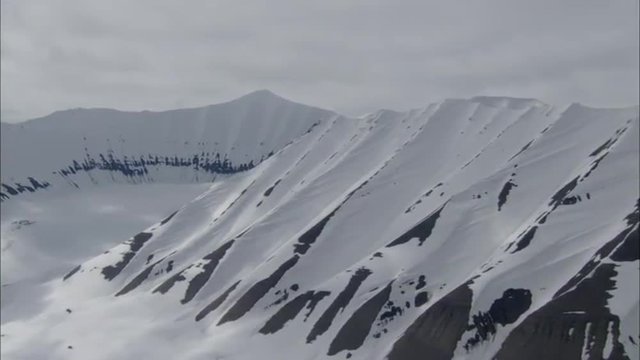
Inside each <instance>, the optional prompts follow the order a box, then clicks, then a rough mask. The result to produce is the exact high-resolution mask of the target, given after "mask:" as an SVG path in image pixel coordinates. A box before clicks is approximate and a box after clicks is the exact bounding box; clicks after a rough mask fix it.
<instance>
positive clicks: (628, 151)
mask: <svg viewBox="0 0 640 360" xmlns="http://www.w3.org/2000/svg"><path fill="white" fill-rule="evenodd" d="M258 95H259V96H257V98H258V99H259V100H262V99H263V97H267V98H271V99H270V100H268V101H267V103H268V104H271V103H272V102H274V101H276V99H273V98H272V96H271V95H268V94H264V93H262V92H260V93H258ZM249 97H253V98H255V97H256V94H252V95H249ZM243 99H244V100H243ZM247 100H248V99H246V98H241V99H240V100H237V101H236V102H231V103H241V104H242V106H240V105H239V106H238V108H245V107H248V108H253V105H252V103H253V102H254V101H256V99H249V100H251V101H247ZM279 101H280V100H277V102H279ZM286 104H287V105H286V107H287V108H289V107H296V108H300V109H301V110H299V111H298V112H296V113H295V114H294V115H291V117H290V118H287V117H283V116H280V115H279V116H272V117H269V116H267V115H264V114H261V113H260V114H257V113H251V115H247V119H248V118H249V117H251V118H252V119H254V118H255V119H254V120H251V121H255V123H253V124H254V126H248V128H253V127H255V126H256V125H255V124H257V123H259V122H260V121H263V122H264V123H265V124H263V125H260V126H264V129H271V130H270V131H273V132H274V133H276V134H280V135H279V137H272V136H271V135H263V134H264V133H263V132H256V133H249V134H248V135H246V137H245V135H244V131H241V130H237V131H238V132H237V133H234V134H236V135H234V136H235V137H234V136H231V135H220V136H221V137H220V138H218V139H219V142H220V143H221V141H223V139H225V138H226V136H230V140H228V141H227V142H226V143H225V146H221V147H220V149H226V150H216V152H218V151H221V152H224V153H225V154H228V155H227V157H228V159H230V160H229V161H232V162H233V163H234V164H236V163H243V162H242V160H241V159H243V156H244V154H247V155H248V156H247V157H246V158H250V159H252V160H255V161H254V163H253V165H256V166H248V167H244V168H242V170H243V171H237V172H236V171H234V173H233V174H226V175H219V176H217V177H216V178H215V180H214V181H213V183H212V184H211V187H210V188H209V189H208V190H207V191H206V192H204V193H203V194H202V195H200V196H198V197H197V198H195V199H194V200H192V201H191V202H189V203H188V204H187V205H185V206H183V207H181V208H180V209H179V210H178V211H177V212H176V213H175V214H171V216H169V217H167V218H165V219H164V220H162V219H158V221H157V222H156V224H154V225H152V226H150V227H148V228H146V229H144V231H142V232H139V233H138V234H137V235H135V236H133V237H131V238H130V239H129V240H127V241H125V242H123V243H121V244H118V245H116V246H114V247H113V248H111V249H109V250H108V251H106V252H104V253H102V254H99V255H97V256H95V257H92V258H90V259H88V260H86V261H82V262H79V263H78V264H77V265H76V266H70V267H69V268H68V272H67V273H66V274H60V276H58V277H57V278H55V279H52V280H50V281H47V282H44V283H38V284H35V285H33V288H34V289H35V290H33V291H36V290H37V294H38V295H39V296H37V298H23V299H21V300H22V301H23V303H22V304H21V306H23V307H25V308H28V309H29V311H22V313H23V314H22V315H21V316H13V317H12V318H11V319H10V320H9V321H6V320H4V318H5V313H7V312H8V310H7V308H6V307H5V306H4V304H3V309H2V311H3V324H2V334H3V337H2V345H3V346H2V355H3V356H6V357H7V358H9V359H11V358H41V357H43V356H46V357H47V358H54V359H55V358H60V359H74V358H77V359H85V358H101V359H112V358H140V357H142V358H162V359H172V358H182V359H204V358H207V359H211V358H214V359H215V358H224V359H256V358H285V359H316V358H340V359H342V358H350V359H383V358H389V359H413V358H416V359H417V358H442V359H449V358H478V359H492V358H494V357H497V358H514V356H516V355H517V356H529V357H530V358H543V357H544V358H589V359H590V358H631V359H633V358H638V345H637V344H638V343H639V341H640V338H639V334H638V327H637V323H638V282H637V280H638V265H639V262H638V241H639V240H638V198H639V195H640V194H639V190H638V186H637V184H638V179H639V178H640V175H639V174H638V160H639V159H638V157H639V148H638V146H639V145H638V136H637V134H638V131H639V123H638V122H639V120H638V109H637V108H631V109H592V108H587V107H584V106H581V105H577V104H574V105H571V106H570V107H569V108H567V109H564V110H556V109H554V108H552V107H550V106H548V105H546V104H543V103H540V102H538V101H535V100H530V99H511V98H491V97H477V98H472V99H469V100H447V101H444V102H442V103H437V104H433V105H430V106H427V107H425V108H422V109H415V110H411V111H407V112H392V111H386V110H385V111H379V112H377V113H374V114H371V115H368V116H365V117H363V118H357V119H352V118H347V117H343V116H339V115H336V114H333V113H330V112H325V111H322V110H318V109H313V108H306V107H302V106H301V105H291V104H289V103H286ZM220 106H228V105H220ZM269 106H270V105H269ZM269 106H267V108H268V107H269ZM283 106H284V105H283ZM238 112H239V113H242V111H240V110H238ZM247 113H250V112H247ZM303 115H304V116H303ZM283 119H284V120H283ZM296 119H302V120H300V121H301V122H302V123H303V124H302V125H299V126H298V127H297V128H295V130H290V128H289V127H288V126H289V125H291V124H297V122H296V121H298V120H296ZM49 120H52V119H49ZM123 121H124V120H123ZM174 121H175V120H174ZM246 121H250V120H246ZM281 121H282V122H281ZM39 122H42V123H55V122H56V121H44V120H39ZM229 123H233V124H235V122H232V121H230V122H224V124H229ZM25 126H26V125H25ZM32 126H34V127H35V126H36V123H35V122H34V123H33V125H32ZM49 126H50V127H52V128H53V127H55V126H53V125H49ZM189 126H193V125H191V124H190V125H189ZM219 126H221V125H215V126H214V125H211V129H214V130H211V132H210V133H206V134H205V133H204V132H201V131H198V132H196V134H198V135H200V134H202V137H201V138H198V139H199V141H205V139H207V141H209V144H210V143H211V140H208V138H207V136H216V135H213V134H215V133H216V131H215V129H216V128H217V127H219ZM116 128H117V127H116ZM244 128H247V127H244ZM244 128H242V127H241V128H234V129H244ZM187 129H191V128H187ZM224 129H225V127H223V130H218V131H222V132H223V133H225V134H230V133H232V132H233V131H235V130H233V131H232V130H224ZM105 131H106V130H105ZM118 131H119V130H118ZM118 131H116V133H117V132H118ZM185 131H186V130H185ZM227 131H228V132H227ZM30 132H31V131H26V130H25V134H24V136H25V137H28V136H31V135H28V133H30ZM127 133H128V132H127ZM110 134H111V133H110ZM156 134H157V133H156ZM257 134H259V135H257ZM77 135H78V134H75V135H73V136H77ZM65 136H69V137H73V136H72V135H65ZM111 136H112V135H109V137H111ZM154 136H155V135H154ZM150 137H151V136H150ZM180 139H182V138H180ZM274 139H275V140H274ZM180 141H182V140H180ZM189 141H192V140H189ZM256 141H258V142H265V143H267V142H268V146H267V149H268V152H267V153H266V154H264V153H262V152H261V151H260V149H261V148H260V147H259V145H258V146H256V144H255V142H256ZM269 141H271V142H269ZM23 142H24V139H23ZM129 142H130V141H129V140H128V139H127V140H125V141H124V144H128V143H129ZM147 143H149V146H150V147H152V150H147V148H146V147H145V146H142V145H141V146H140V147H136V146H137V145H136V146H132V147H131V148H130V150H126V151H123V152H121V153H119V154H120V155H122V156H124V155H125V154H126V155H127V156H128V158H129V156H132V155H129V154H135V156H138V155H139V154H142V155H143V156H145V155H146V154H147V153H149V154H151V156H152V157H153V154H154V153H159V152H160V151H161V150H162V151H166V152H168V153H170V155H171V154H173V153H178V154H182V153H181V152H178V150H177V149H176V148H169V150H164V148H162V147H161V145H157V147H154V146H156V144H155V143H153V142H152V141H151V140H149V141H148V142H147ZM232 143H237V144H242V145H237V147H236V146H234V145H231V144H232ZM12 146H17V145H12ZM92 146H93V143H92ZM180 146H181V145H180ZM232 147H233V148H234V149H233V151H231V148H232ZM96 149H99V148H96ZM158 149H161V150H158ZM236 150H238V151H240V152H241V153H242V154H241V155H238V153H237V152H235V151H236ZM69 151H70V152H69V157H67V154H66V153H64V155H63V156H60V157H61V158H70V159H74V157H73V156H75V155H71V154H72V152H71V150H69ZM101 151H102V150H95V151H94V153H92V154H99V153H101ZM104 151H106V150H104ZM211 151H213V150H211ZM211 151H210V152H211ZM271 151H273V154H272V156H268V155H269V153H271ZM186 153H187V154H190V153H189V151H187V152H186ZM205 153H206V152H205ZM11 154H14V155H11ZM15 154H18V152H14V151H12V150H10V149H9V148H7V150H5V148H4V144H3V166H5V165H4V156H7V157H10V156H15V157H16V158H19V156H16V155H15ZM60 154H63V152H60ZM93 156H95V155H93ZM177 156H180V155H177ZM189 156H190V155H189ZM260 159H262V161H260ZM12 161H14V160H12ZM15 161H16V162H15V163H21V161H17V160H15ZM34 161H35V160H34ZM49 162H51V160H47V163H49ZM198 162H199V163H200V160H198ZM7 166H8V169H11V168H12V167H13V166H15V168H16V169H18V168H19V169H21V170H19V171H18V170H16V173H20V174H21V176H23V177H24V176H32V175H28V174H31V173H32V170H28V171H27V170H22V167H19V166H17V165H7ZM154 166H155V165H154ZM165 167H166V166H162V165H158V166H156V168H157V171H158V174H160V173H161V174H162V176H159V175H158V176H155V175H154V176H147V175H145V176H146V177H145V176H139V177H136V176H133V177H131V176H129V177H117V176H116V177H114V179H115V180H116V181H122V180H123V179H125V180H127V181H128V180H130V179H135V180H132V182H160V181H167V182H171V181H174V182H177V181H183V182H192V181H195V180H196V178H195V175H194V174H202V173H203V171H202V170H200V168H199V167H196V166H194V164H193V162H192V163H191V165H185V166H184V167H183V168H182V171H183V172H181V173H178V172H175V171H173V170H172V169H171V168H170V167H169V170H165ZM25 168H26V166H25ZM186 169H188V171H186ZM237 170H240V168H239V167H238V168H237ZM45 173H46V172H44V171H43V172H42V174H43V175H39V176H44V174H45ZM94 173H97V174H102V173H113V171H105V170H104V169H101V170H94V169H91V170H89V171H86V174H83V173H82V172H78V174H72V175H66V176H60V177H61V178H62V177H71V178H72V179H73V180H72V181H73V183H75V184H79V186H80V187H81V188H82V187H85V186H86V185H88V184H90V181H89V182H82V181H84V180H80V179H86V178H88V177H89V176H91V177H95V176H102V175H95V174H94ZM148 173H152V172H151V171H149V172H148ZM148 173H147V174H148ZM204 173H207V172H206V171H205V172H204ZM215 173H216V174H218V172H215ZM33 174H35V172H33ZM207 174H208V173H207ZM58 175H59V174H58ZM3 176H5V175H4V167H3ZM32 177H34V178H35V175H33V176H32ZM53 178H55V176H54V177H53ZM141 178H144V179H145V180H144V181H138V180H139V179H141ZM204 178H205V177H204V176H201V175H199V176H198V178H197V180H198V181H202V179H204ZM105 179H109V177H106V176H103V177H102V178H100V179H99V180H98V181H97V183H98V184H102V183H103V182H104V181H105ZM211 179H213V176H210V177H208V178H207V180H211ZM3 181H4V178H3ZM11 181H13V180H11ZM61 184H62V182H61ZM61 186H62V185H60V187H61ZM36 195H37V194H36V193H34V194H32V196H36ZM16 200H18V196H15V199H13V198H9V199H8V200H7V201H5V203H3V206H4V207H7V206H11V203H12V202H13V201H16ZM3 256H5V255H4V253H3ZM14 309H15V308H12V311H17V310H14ZM53 329H55V331H54V330H53ZM105 338H108V341H106V342H105ZM96 348H100V349H101V351H100V353H99V354H97V353H96V352H95V350H94V349H96ZM523 349H525V350H526V351H525V350H523ZM523 354H524V355H523Z"/></svg>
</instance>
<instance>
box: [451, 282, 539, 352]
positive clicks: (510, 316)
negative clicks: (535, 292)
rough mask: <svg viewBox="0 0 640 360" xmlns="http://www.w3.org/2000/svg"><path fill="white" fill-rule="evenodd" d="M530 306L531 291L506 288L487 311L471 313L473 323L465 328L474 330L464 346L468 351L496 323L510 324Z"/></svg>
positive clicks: (488, 332) (483, 339)
mask: <svg viewBox="0 0 640 360" xmlns="http://www.w3.org/2000/svg"><path fill="white" fill-rule="evenodd" d="M530 306H531V292H530V291H529V290H527V289H507V290H506V291H505V292H504V293H503V294H502V297H501V298H499V299H497V300H495V301H494V302H493V304H491V307H490V308H489V311H487V312H480V313H478V314H477V315H473V317H472V318H473V324H471V325H470V326H469V327H467V330H476V332H475V334H474V336H473V337H472V338H470V339H468V340H467V343H466V344H465V345H464V348H465V349H466V350H467V351H469V350H470V349H471V348H473V347H474V346H475V345H477V344H478V343H480V342H482V341H485V340H487V339H488V338H489V336H490V335H494V334H495V333H496V331H497V329H496V325H502V326H505V325H507V324H512V323H514V322H515V321H516V320H518V318H519V317H520V315H522V314H523V313H524V312H525V311H527V310H528V309H529V307H530Z"/></svg>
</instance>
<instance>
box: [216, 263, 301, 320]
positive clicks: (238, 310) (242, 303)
mask: <svg viewBox="0 0 640 360" xmlns="http://www.w3.org/2000/svg"><path fill="white" fill-rule="evenodd" d="M299 259H300V256H298V255H294V256H293V257H291V258H290V259H289V260H287V261H285V262H284V263H282V265H280V267H278V269H276V271H274V272H273V274H271V275H270V276H269V277H268V278H266V279H263V280H260V281H258V282H256V283H255V284H254V285H253V286H252V287H251V288H250V289H249V290H248V291H247V292H246V293H244V294H243V295H242V296H241V297H240V299H238V301H236V303H235V304H233V306H232V307H231V308H230V309H229V310H228V311H227V312H226V313H225V314H224V315H223V316H222V318H221V319H220V322H218V325H222V324H224V323H226V322H228V321H234V320H237V319H239V318H241V317H242V316H244V314H246V313H247V312H248V311H249V310H251V308H253V306H254V305H255V304H256V303H257V302H258V301H259V300H260V299H262V297H263V296H264V295H265V294H266V293H267V292H268V291H269V290H270V289H271V288H273V287H274V286H276V284H278V282H279V281H280V279H281V278H282V277H283V276H284V274H285V273H286V272H287V271H289V269H291V268H292V267H293V266H294V265H295V264H296V263H297V262H298V260H299Z"/></svg>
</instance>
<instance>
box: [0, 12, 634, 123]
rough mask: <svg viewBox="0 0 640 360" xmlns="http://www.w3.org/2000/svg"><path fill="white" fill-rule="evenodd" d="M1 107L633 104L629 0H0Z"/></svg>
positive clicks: (362, 109) (360, 108)
mask: <svg viewBox="0 0 640 360" xmlns="http://www.w3.org/2000/svg"><path fill="white" fill-rule="evenodd" d="M1 4H2V9H1V14H2V15H1V17H2V18H1V27H2V33H1V36H2V38H1V47H2V49H1V50H2V52H1V101H2V104H1V105H2V107H1V110H2V114H1V115H2V121H18V120H23V119H28V118H33V117H37V116H42V115H46V114H48V113H50V112H52V111H55V110H61V109H68V108H75V107H112V108H117V109H125V110H143V109H149V110H164V109H172V108H179V107H193V106H201V105H208V104H213V103H217V102H221V101H225V100H230V99H233V98H235V97H238V96H240V95H243V94H244V93H247V92H250V91H253V90H257V89H265V88H266V89H270V90H272V91H274V92H276V93H278V94H280V95H282V96H284V97H287V98H290V99H292V100H295V101H298V102H303V103H308V104H312V105H317V106H320V107H325V108H329V109H334V110H337V111H339V112H342V113H345V114H349V115H360V114H363V113H366V112H370V111H374V110H376V109H379V108H391V109H397V110H403V109H408V108H413V107H420V106H424V105H426V104H428V103H431V102H434V101H439V100H442V99H445V98H450V97H471V96H475V95H504V96H513V97H533V98H538V99H540V100H542V101H545V102H549V103H554V104H562V105H563V104H565V103H569V102H575V101H577V102H581V103H584V104H586V105H591V106H607V107H615V106H629V105H636V104H637V103H638V77H639V73H638V51H639V48H638V0H613V1H604V0H562V1H557V0H552V1H551V0H550V1H546V0H535V1H532V0H523V1H515V0H501V1H498V0H496V1H477V0H474V1H471V0H469V1H463V0H455V1H452V0H442V1H425V0H412V1H399V0H396V1H378V0H363V1H347V0H324V1H299V0H287V1H278V0H264V1H254V0H249V1H244V0H243V1H239V0H194V1H184V0H182V1H181V0H143V1H138V0H137V1H133V0H109V1H105V0H59V1H57V0H37V1H29V0H1Z"/></svg>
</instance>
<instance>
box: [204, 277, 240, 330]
mask: <svg viewBox="0 0 640 360" xmlns="http://www.w3.org/2000/svg"><path fill="white" fill-rule="evenodd" d="M238 284H240V281H239V280H238V281H236V282H235V283H234V284H233V285H231V286H230V287H229V288H228V289H227V290H225V291H224V292H223V293H222V294H220V296H218V297H217V298H216V299H215V300H213V301H212V302H211V303H209V305H207V306H205V307H204V309H202V310H201V311H200V312H199V313H198V314H197V315H196V321H200V320H202V319H203V318H204V317H205V316H207V315H208V314H209V313H210V312H212V311H215V310H216V309H217V308H218V307H219V306H220V305H222V303H223V302H224V301H225V300H226V299H227V297H229V294H231V292H233V290H235V288H236V287H237V286H238Z"/></svg>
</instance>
